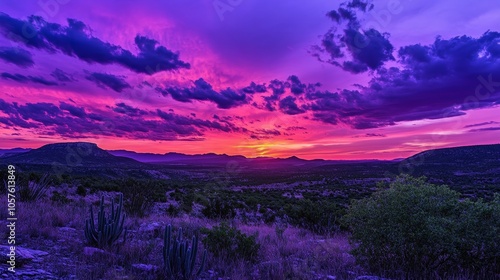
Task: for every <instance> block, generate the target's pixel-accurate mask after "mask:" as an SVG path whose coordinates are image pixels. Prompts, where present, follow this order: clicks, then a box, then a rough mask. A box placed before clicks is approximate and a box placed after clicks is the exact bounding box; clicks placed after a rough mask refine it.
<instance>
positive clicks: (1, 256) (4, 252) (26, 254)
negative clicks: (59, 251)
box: [0, 245, 49, 267]
mask: <svg viewBox="0 0 500 280" xmlns="http://www.w3.org/2000/svg"><path fill="white" fill-rule="evenodd" d="M10 253H11V251H10V246H5V245H0V261H1V262H2V263H6V262H7V261H9V260H10V256H8V254H10ZM48 254H49V253H47V252H44V251H39V250H32V249H27V248H23V247H19V246H15V258H16V267H17V266H20V265H23V264H26V263H29V262H31V261H32V260H33V259H35V258H39V257H43V256H46V255H48Z"/></svg>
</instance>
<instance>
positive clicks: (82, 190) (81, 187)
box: [76, 185, 87, 196]
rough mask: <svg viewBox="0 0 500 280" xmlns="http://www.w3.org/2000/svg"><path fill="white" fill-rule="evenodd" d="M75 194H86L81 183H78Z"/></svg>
mask: <svg viewBox="0 0 500 280" xmlns="http://www.w3.org/2000/svg"><path fill="white" fill-rule="evenodd" d="M76 194H77V195H79V196H86V195H87V189H86V188H85V187H84V186H83V185H78V187H76Z"/></svg>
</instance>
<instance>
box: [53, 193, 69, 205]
mask: <svg viewBox="0 0 500 280" xmlns="http://www.w3.org/2000/svg"><path fill="white" fill-rule="evenodd" d="M50 200H52V201H54V202H57V203H61V204H67V203H70V202H72V201H73V200H71V199H69V198H67V197H66V196H65V195H64V194H60V193H59V192H57V191H54V192H53V193H52V197H51V198H50Z"/></svg>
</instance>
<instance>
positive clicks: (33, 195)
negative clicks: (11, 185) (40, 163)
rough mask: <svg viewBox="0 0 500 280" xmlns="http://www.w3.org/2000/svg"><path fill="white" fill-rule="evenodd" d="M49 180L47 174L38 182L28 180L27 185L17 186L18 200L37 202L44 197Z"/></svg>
mask: <svg viewBox="0 0 500 280" xmlns="http://www.w3.org/2000/svg"><path fill="white" fill-rule="evenodd" d="M49 184H50V180H49V176H48V175H47V174H45V175H43V176H42V177H41V178H40V179H39V180H36V181H35V180H29V181H28V183H27V184H20V185H19V198H20V200H21V201H37V200H39V199H40V198H41V197H43V196H44V194H45V192H46V191H47V188H48V187H49Z"/></svg>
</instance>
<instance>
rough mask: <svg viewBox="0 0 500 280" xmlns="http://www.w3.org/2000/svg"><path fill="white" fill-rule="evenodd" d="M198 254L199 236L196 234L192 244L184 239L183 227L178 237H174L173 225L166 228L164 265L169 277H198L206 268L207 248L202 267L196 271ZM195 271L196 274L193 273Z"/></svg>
mask: <svg viewBox="0 0 500 280" xmlns="http://www.w3.org/2000/svg"><path fill="white" fill-rule="evenodd" d="M197 254H198V237H197V236H196V235H195V236H193V239H192V241H191V246H189V242H188V241H187V240H183V239H182V228H179V232H178V235H177V238H172V226H171V225H168V226H167V227H166V228H165V236H164V239H163V265H164V270H165V274H166V275H167V277H168V279H183V280H184V279H192V278H193V277H196V278H198V277H199V276H200V274H201V273H202V272H203V269H204V268H205V261H206V258H207V250H205V251H204V252H203V257H202V260H201V264H200V268H198V270H197V271H196V273H194V271H195V269H194V267H195V264H196V255H197ZM193 273H194V274H193Z"/></svg>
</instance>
